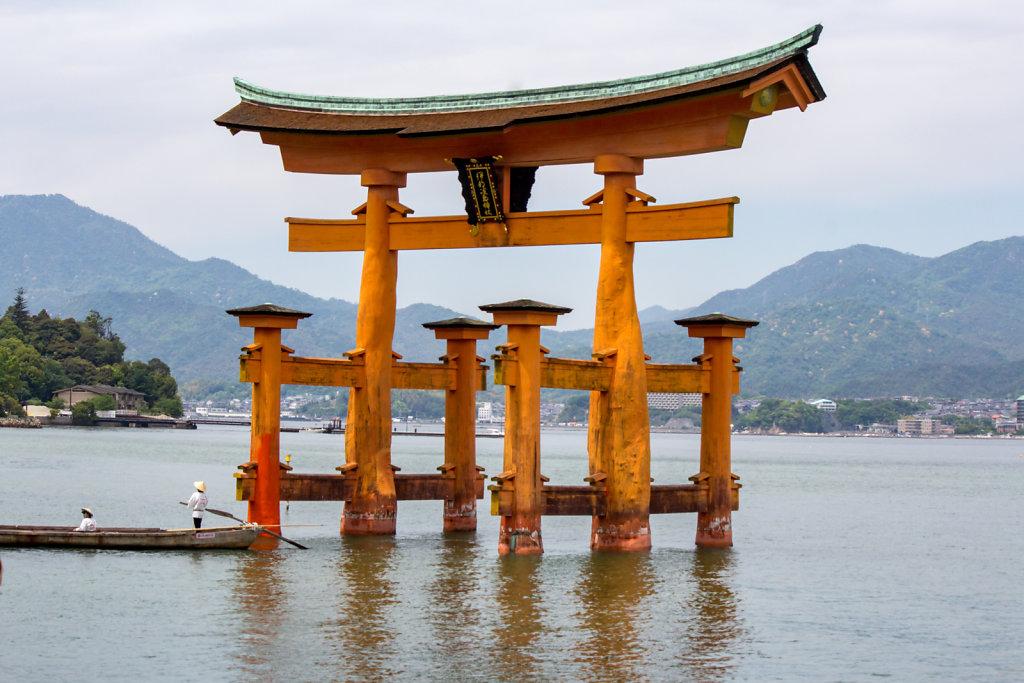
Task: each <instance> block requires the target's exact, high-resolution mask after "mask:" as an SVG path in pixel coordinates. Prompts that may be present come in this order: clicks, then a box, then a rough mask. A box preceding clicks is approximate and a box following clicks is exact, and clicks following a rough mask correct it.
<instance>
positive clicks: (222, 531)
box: [0, 524, 263, 550]
mask: <svg viewBox="0 0 1024 683" xmlns="http://www.w3.org/2000/svg"><path fill="white" fill-rule="evenodd" d="M262 532H263V527H261V526H259V525H256V524H245V525H243V526H221V527H209V528H206V529H138V528H115V527H111V528H106V529H100V530H99V531H75V530H74V527H56V526H23V525H0V546H8V547H10V546H17V547H23V548H25V547H28V548H99V549H109V550H213V549H238V548H248V547H249V546H250V545H252V543H253V541H255V540H256V538H257V537H258V536H259V535H260V533H262Z"/></svg>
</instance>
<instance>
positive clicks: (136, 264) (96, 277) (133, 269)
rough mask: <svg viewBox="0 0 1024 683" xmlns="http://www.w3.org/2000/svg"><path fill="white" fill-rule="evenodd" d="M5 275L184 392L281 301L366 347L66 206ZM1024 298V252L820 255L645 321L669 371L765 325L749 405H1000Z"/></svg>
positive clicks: (241, 275)
mask: <svg viewBox="0 0 1024 683" xmlns="http://www.w3.org/2000/svg"><path fill="white" fill-rule="evenodd" d="M0 262H2V263H3V268H2V269H0V296H2V295H3V293H4V292H7V293H8V294H7V296H9V297H12V298H13V296H14V292H15V291H16V289H17V288H18V287H24V288H25V290H26V298H27V299H28V301H29V305H30V306H31V308H32V310H38V309H39V308H46V309H47V310H48V311H49V312H50V313H51V314H52V315H63V316H76V317H79V318H84V317H85V315H86V314H87V313H88V312H89V311H90V310H96V311H99V312H100V313H101V314H102V315H103V316H107V317H110V318H112V319H113V321H114V324H115V326H116V327H117V329H118V332H119V335H120V337H121V339H122V340H123V341H124V343H125V344H126V346H127V348H126V351H125V356H126V357H128V358H140V359H148V358H153V357H158V358H161V359H163V360H164V361H166V362H167V363H168V364H169V365H170V366H171V368H172V370H173V372H174V375H175V377H177V378H178V380H179V381H180V382H182V383H183V384H185V383H187V382H188V381H189V380H194V379H197V378H208V379H217V380H224V381H234V379H235V378H236V377H237V362H236V359H237V355H238V350H239V347H241V346H243V345H245V344H247V343H249V342H250V341H251V332H250V331H249V330H247V329H242V328H239V327H238V325H237V322H236V321H235V320H234V318H232V317H230V316H228V315H226V314H225V313H224V311H225V309H228V308H233V307H239V306H250V305H254V304H257V303H263V302H267V301H269V302H273V303H275V304H278V305H281V306H287V307H289V308H296V309H299V310H304V311H309V312H311V313H314V316H313V317H312V318H310V319H309V320H306V321H304V322H303V323H302V325H300V327H299V329H298V330H294V331H289V333H288V338H287V343H288V344H289V345H290V346H292V347H294V348H296V349H297V351H298V352H299V353H301V354H302V355H323V356H335V357H337V356H339V355H340V354H341V353H342V352H344V351H347V350H349V349H351V348H352V347H353V346H354V345H355V305H354V304H353V303H350V302H347V301H341V300H338V299H319V298H316V297H313V296H310V295H308V294H305V293H303V292H300V291H298V290H295V289H290V288H287V287H280V286H278V285H274V284H273V283H271V282H268V281H266V280H261V279H259V278H257V277H256V276H254V275H252V274H251V273H249V272H247V271H245V270H243V269H241V268H239V267H237V266H235V265H233V264H231V263H229V262H227V261H223V260H220V259H207V260H205V261H198V262H195V261H188V260H186V259H184V258H181V257H179V256H177V255H175V254H174V253H172V252H171V251H169V250H167V249H165V248H163V247H161V246H159V245H157V244H156V243H154V242H152V241H151V240H149V239H148V238H146V237H145V236H144V235H143V234H142V233H140V232H139V231H138V230H137V229H135V228H133V227H132V226H130V225H127V224H125V223H123V222H121V221H117V220H115V219H112V218H108V217H106V216H102V215H100V214H97V213H95V212H93V211H91V210H89V209H87V208H84V207H81V206H79V205H77V204H75V203H74V202H72V201H71V200H69V199H67V198H65V197H63V196H60V195H48V196H30V197H26V196H7V197H0ZM1021 292H1024V237H1012V238H1008V239H1004V240H999V241H996V242H978V243H976V244H973V245H970V246H968V247H965V248H963V249H960V250H957V251H954V252H951V253H949V254H946V255H944V256H940V257H937V258H924V257H920V256H913V255H909V254H903V253H899V252H896V251H893V250H891V249H883V248H879V247H872V246H867V245H857V246H853V247H849V248H846V249H840V250H836V251H829V252H819V253H815V254H811V255H809V256H807V257H806V258H803V259H801V260H800V261H798V262H797V263H794V264H793V265H791V266H787V267H786V268H782V269H780V270H778V271H776V272H774V273H772V274H771V275H769V276H768V277H766V278H764V279H763V280H761V281H760V282H757V283H755V284H754V285H752V286H750V287H748V288H746V289H741V290H729V291H725V292H722V293H720V294H718V295H716V296H714V297H712V298H711V299H709V300H708V301H706V302H704V303H703V304H701V305H700V306H696V307H694V308H693V309H687V310H681V311H678V310H677V311H669V310H666V309H663V308H661V307H652V308H649V309H646V310H644V311H641V313H640V318H641V322H642V323H643V326H644V334H645V337H644V339H645V348H646V351H647V353H648V354H650V355H651V356H652V358H653V360H654V361H657V362H689V361H690V359H691V358H692V357H693V356H695V355H697V354H698V353H700V343H699V340H692V339H689V338H688V337H687V336H686V332H685V331H684V330H682V329H681V328H679V327H677V326H676V325H674V324H673V322H672V321H673V320H675V319H677V318H680V317H686V316H690V315H700V314H705V313H711V312H716V311H717V312H722V313H726V314H729V315H735V316H740V317H746V318H753V319H756V320H759V321H760V322H761V324H760V326H758V327H755V328H753V329H751V330H750V331H749V332H748V336H747V338H746V339H743V340H739V341H738V342H737V344H736V355H737V356H738V357H739V358H740V359H741V362H742V365H743V367H744V376H743V383H742V386H743V391H744V393H745V394H748V395H749V394H761V395H767V396H777V397H781V398H801V397H818V396H831V397H872V396H893V395H902V394H912V395H943V396H993V397H998V396H1010V395H1019V394H1021V393H1024V344H1022V343H1021V340H1022V339H1024V297H1022V296H1020V293H1021ZM468 313H469V314H471V315H479V314H478V313H477V312H475V311H470V312H468ZM454 315H458V313H456V312H454V311H451V310H449V309H446V308H441V307H438V306H431V305H427V304H417V305H415V306H410V307H407V308H405V309H402V310H400V311H399V312H398V320H397V323H396V332H395V337H396V338H395V345H394V346H395V350H396V351H399V352H400V353H402V354H403V355H404V356H405V358H406V359H407V360H434V359H435V358H436V357H437V356H439V355H441V354H442V353H443V352H444V348H443V345H442V343H440V342H437V341H435V340H434V339H433V335H432V334H431V333H430V332H428V331H427V330H424V329H423V328H422V327H421V323H423V322H425V321H429V320H439V319H443V318H448V317H452V316H454ZM543 334H544V336H543V343H544V344H545V345H546V346H548V347H549V348H551V350H552V354H553V355H563V356H571V357H582V358H586V357H589V353H590V343H591V339H592V337H593V332H592V331H590V330H575V331H567V332H558V331H556V330H552V329H545V330H544V333H543ZM489 344H490V345H491V346H493V343H491V342H489ZM481 352H482V353H485V352H489V348H488V349H485V348H484V347H482V348H481Z"/></svg>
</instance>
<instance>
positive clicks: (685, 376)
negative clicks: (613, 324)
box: [491, 355, 740, 394]
mask: <svg viewBox="0 0 1024 683" xmlns="http://www.w3.org/2000/svg"><path fill="white" fill-rule="evenodd" d="M491 359H492V360H493V362H494V383H495V384H501V385H507V386H515V385H516V382H518V379H519V366H518V364H517V362H516V360H515V358H512V357H509V356H505V355H494V356H492V357H491ZM644 367H645V369H646V371H647V391H648V393H652V394H706V393H708V392H710V391H711V371H710V370H709V369H708V368H707V367H702V366H700V365H681V364H678V365H677V364H670V363H646V364H645V365H644ZM611 373H612V368H611V366H610V365H608V364H606V363H604V362H601V361H592V360H575V359H571V358H542V359H541V362H540V385H541V386H542V387H550V388H557V389H576V390H579V391H607V390H608V387H609V385H610V383H611ZM732 393H734V394H738V393H740V375H739V373H738V372H735V373H733V386H732Z"/></svg>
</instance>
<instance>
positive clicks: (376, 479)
mask: <svg viewBox="0 0 1024 683" xmlns="http://www.w3.org/2000/svg"><path fill="white" fill-rule="evenodd" d="M361 182H362V184H363V186H364V187H366V188H367V192H366V204H365V211H366V242H365V246H364V249H363V274H362V279H361V280H360V283H359V308H358V310H357V312H356V347H357V349H356V351H355V353H361V354H362V355H363V358H364V362H365V364H366V386H364V387H352V389H350V391H349V399H348V420H347V422H346V424H345V468H346V469H345V471H346V473H347V474H348V475H349V476H354V477H355V480H356V483H355V490H354V492H353V494H352V499H351V500H350V501H347V502H346V503H345V508H344V512H343V513H342V518H341V533H343V534H393V533H395V523H396V512H397V510H398V501H397V497H396V495H395V476H394V471H393V470H392V469H391V364H392V362H393V360H394V359H393V357H392V349H391V344H392V341H393V339H394V336H395V308H396V299H397V294H396V286H397V281H398V252H397V251H395V250H393V249H391V240H390V225H389V219H390V217H391V213H392V211H400V210H401V208H402V207H401V205H400V204H398V188H400V187H405V174H404V173H393V172H391V171H388V170H384V169H370V170H366V171H363V173H362V177H361ZM357 211H358V210H357Z"/></svg>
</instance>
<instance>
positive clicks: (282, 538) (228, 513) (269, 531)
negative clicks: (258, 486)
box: [178, 500, 309, 550]
mask: <svg viewBox="0 0 1024 683" xmlns="http://www.w3.org/2000/svg"><path fill="white" fill-rule="evenodd" d="M178 503H180V504H181V505H188V503H185V502H182V501H180V500H179V501H178ZM206 511H207V512H212V513H213V514H215V515H220V516H221V517H227V518H229V519H233V520H235V521H236V522H238V523H239V524H245V523H246V521H245V520H244V519H239V518H238V517H235V516H234V515H233V514H231V513H230V512H224V511H223V510H214V509H213V508H206ZM263 532H264V533H267V534H270V535H271V536H273V537H275V538H280V539H281V540H282V541H284V542H285V543H291V544H292V545H293V546H295V547H296V548H302V549H303V550H309V548H307V547H306V546H304V545H302V544H301V543H298V542H296V541H293V540H292V539H290V538H285V537H284V536H282V535H281V534H278V533H274V532H273V531H271V530H270V529H268V528H267V527H263Z"/></svg>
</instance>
